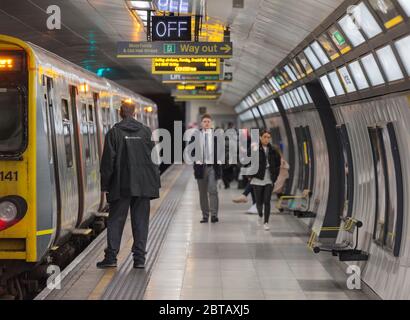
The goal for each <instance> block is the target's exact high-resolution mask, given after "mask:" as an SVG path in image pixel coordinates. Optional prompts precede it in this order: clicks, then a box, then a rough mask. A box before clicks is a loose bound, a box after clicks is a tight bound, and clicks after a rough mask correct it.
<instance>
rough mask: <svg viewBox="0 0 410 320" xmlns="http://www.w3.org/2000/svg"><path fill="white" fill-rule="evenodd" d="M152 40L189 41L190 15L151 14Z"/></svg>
mask: <svg viewBox="0 0 410 320" xmlns="http://www.w3.org/2000/svg"><path fill="white" fill-rule="evenodd" d="M151 30H152V36H151V37H152V41H191V40H192V36H191V17H180V16H153V17H152V28H151Z"/></svg>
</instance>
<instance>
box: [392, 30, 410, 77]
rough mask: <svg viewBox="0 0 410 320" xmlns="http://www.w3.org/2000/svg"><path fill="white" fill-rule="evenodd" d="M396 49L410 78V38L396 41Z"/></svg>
mask: <svg viewBox="0 0 410 320" xmlns="http://www.w3.org/2000/svg"><path fill="white" fill-rule="evenodd" d="M395 45H396V49H397V51H398V52H399V56H400V58H401V61H402V62H403V64H404V66H405V68H406V71H407V74H408V75H409V76H410V54H409V52H410V36H407V37H405V38H403V39H401V40H398V41H396V44H395Z"/></svg>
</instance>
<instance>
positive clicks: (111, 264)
mask: <svg viewBox="0 0 410 320" xmlns="http://www.w3.org/2000/svg"><path fill="white" fill-rule="evenodd" d="M116 267H117V261H113V260H108V259H104V260H103V261H100V262H98V263H97V268H98V269H108V268H116Z"/></svg>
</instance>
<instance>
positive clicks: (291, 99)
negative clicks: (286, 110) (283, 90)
mask: <svg viewBox="0 0 410 320" xmlns="http://www.w3.org/2000/svg"><path fill="white" fill-rule="evenodd" d="M286 96H287V97H288V100H289V101H290V104H291V105H292V107H293V108H296V107H297V106H298V101H297V100H296V98H295V96H294V95H293V94H291V92H288V93H287V94H286Z"/></svg>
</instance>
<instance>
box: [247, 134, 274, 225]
mask: <svg viewBox="0 0 410 320" xmlns="http://www.w3.org/2000/svg"><path fill="white" fill-rule="evenodd" d="M271 138H272V136H271V134H270V132H269V131H268V130H262V131H261V133H260V145H259V167H258V172H257V173H256V175H254V176H253V177H252V180H251V185H252V187H253V189H254V192H255V198H256V207H257V209H258V214H259V222H260V223H261V224H262V220H263V223H264V228H265V230H266V231H268V230H269V229H270V227H269V217H270V213H271V199H272V191H273V186H274V185H275V182H276V180H277V178H278V176H279V171H280V166H281V156H280V153H279V151H278V150H276V149H275V148H274V147H273V146H272V144H271V143H270V141H271ZM255 147H256V148H257V146H255Z"/></svg>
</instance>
